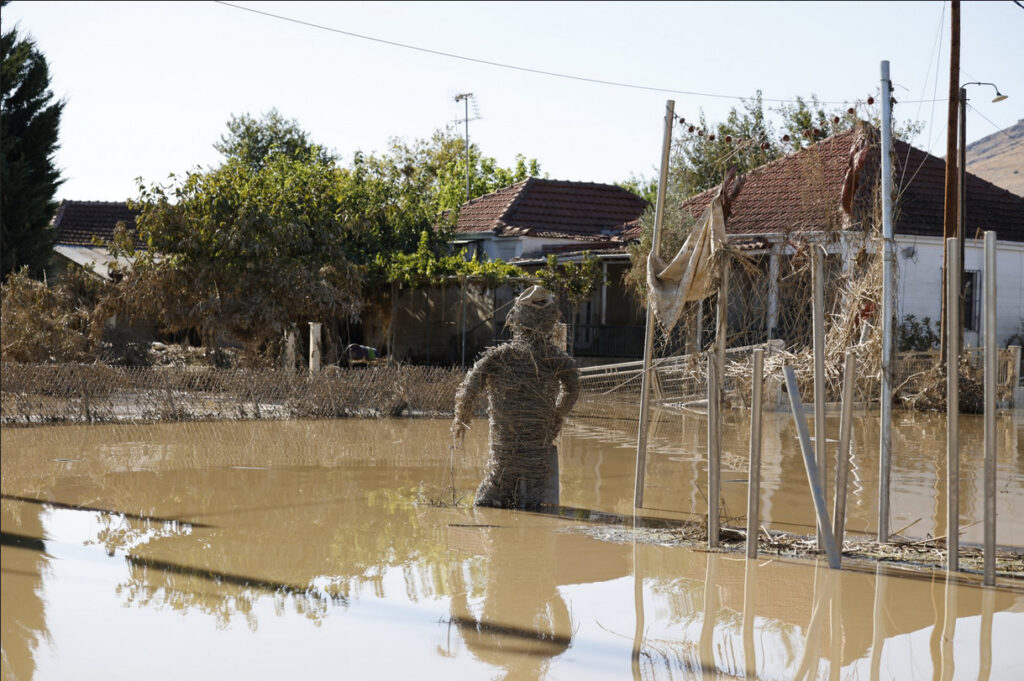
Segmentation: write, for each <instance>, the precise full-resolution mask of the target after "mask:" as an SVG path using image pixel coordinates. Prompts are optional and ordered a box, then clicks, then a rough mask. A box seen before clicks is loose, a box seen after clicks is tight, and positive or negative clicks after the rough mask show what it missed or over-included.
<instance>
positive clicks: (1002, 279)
mask: <svg viewBox="0 0 1024 681" xmlns="http://www.w3.org/2000/svg"><path fill="white" fill-rule="evenodd" d="M984 259H985V256H984V243H983V242H982V240H981V239H967V240H966V241H965V243H964V270H965V271H966V272H971V271H975V272H978V275H977V276H978V282H979V287H978V291H977V293H976V294H975V300H976V301H977V303H978V305H977V310H978V312H977V318H978V320H979V322H980V323H979V324H978V328H979V329H980V328H982V327H983V326H984V320H983V318H982V316H981V315H982V314H983V313H982V306H981V302H982V301H984V294H985V292H984V283H983V282H984ZM896 263H897V277H898V280H897V284H896V292H897V313H896V314H897V320H902V319H903V318H904V317H905V316H906V315H908V314H912V315H914V316H915V317H917V318H918V319H923V318H924V317H930V318H931V320H932V322H933V325H934V326H935V327H936V328H937V327H938V325H939V318H940V314H941V306H942V239H941V238H940V237H924V236H907V235H897V236H896ZM996 273H997V275H998V282H997V284H996V315H997V320H996V340H997V342H998V344H999V345H1000V346H1001V347H1002V346H1005V345H1006V343H1007V339H1009V338H1010V337H1011V336H1013V335H1014V334H1022V333H1024V328H1022V326H1024V244H1022V243H1018V242H1014V241H999V242H998V248H997V252H996ZM982 342H984V338H983V335H982V334H981V333H980V332H978V331H966V332H965V343H966V345H968V346H978V345H981V343H982Z"/></svg>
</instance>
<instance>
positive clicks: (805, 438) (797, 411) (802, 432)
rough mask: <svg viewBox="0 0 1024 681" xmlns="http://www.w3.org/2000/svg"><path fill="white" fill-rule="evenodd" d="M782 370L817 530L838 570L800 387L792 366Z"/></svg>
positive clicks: (831, 563)
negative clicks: (812, 503) (816, 521)
mask: <svg viewBox="0 0 1024 681" xmlns="http://www.w3.org/2000/svg"><path fill="white" fill-rule="evenodd" d="M782 372H783V374H784V375H785V377H786V390H787V392H788V393H789V406H790V409H792V411H793V421H794V422H795V423H796V430H797V434H798V435H799V437H800V452H801V453H802V454H803V457H804V468H805V469H806V471H807V484H808V485H809V486H810V488H811V497H812V498H813V500H814V512H815V514H816V515H817V518H818V532H819V533H820V534H821V536H822V539H823V540H824V544H825V554H826V555H827V556H828V566H829V567H830V568H832V569H833V570H838V569H840V568H841V567H842V556H841V555H840V553H839V551H838V550H837V549H836V541H835V537H834V536H833V535H832V525H831V524H830V523H829V521H828V509H827V508H826V507H825V490H824V489H822V487H821V476H820V475H819V474H818V465H817V464H816V463H815V462H814V450H813V448H812V447H811V436H810V434H809V433H808V432H807V422H806V420H805V419H804V405H803V401H802V400H801V399H800V387H799V386H798V385H797V383H796V374H795V373H794V372H793V367H790V366H784V367H783V368H782Z"/></svg>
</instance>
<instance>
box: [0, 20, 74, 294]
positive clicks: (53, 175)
mask: <svg viewBox="0 0 1024 681" xmlns="http://www.w3.org/2000/svg"><path fill="white" fill-rule="evenodd" d="M4 4H6V3H4ZM0 57H2V73H0V159H2V161H0V163H2V165H0V232H2V239H0V241H2V243H0V261H2V264H0V268H2V271H0V276H6V275H7V274H8V273H9V272H12V271H14V270H17V269H20V268H21V267H22V266H27V267H28V268H29V272H30V274H31V275H32V276H34V277H40V276H41V275H42V273H43V270H44V268H45V266H46V264H47V262H49V260H50V256H51V249H52V246H53V234H52V230H51V229H50V227H49V225H50V220H51V218H52V217H53V214H54V211H55V210H56V208H57V202H56V201H55V200H54V196H55V194H56V192H57V188H58V187H59V186H60V184H61V182H62V180H61V178H60V171H59V170H58V169H57V167H56V166H55V165H54V158H53V156H54V153H55V152H56V150H57V135H58V128H59V127H60V117H61V112H62V111H63V110H64V102H63V101H55V100H54V97H53V93H52V92H51V91H50V70H49V67H48V66H47V63H46V58H45V57H44V56H43V53H42V52H40V51H39V49H38V48H37V47H36V44H35V42H34V41H33V40H32V39H31V38H26V37H21V36H19V35H18V31H17V28H11V29H10V30H7V31H4V32H3V34H2V36H0Z"/></svg>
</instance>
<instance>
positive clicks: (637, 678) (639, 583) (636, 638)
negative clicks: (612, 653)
mask: <svg viewBox="0 0 1024 681" xmlns="http://www.w3.org/2000/svg"><path fill="white" fill-rule="evenodd" d="M633 611H634V618H635V621H636V627H635V628H634V629H633V654H632V661H631V666H632V669H633V681H641V679H642V678H643V677H642V676H641V675H640V649H641V648H642V647H643V644H644V580H643V577H642V576H641V575H640V571H639V570H638V569H637V550H636V510H634V511H633Z"/></svg>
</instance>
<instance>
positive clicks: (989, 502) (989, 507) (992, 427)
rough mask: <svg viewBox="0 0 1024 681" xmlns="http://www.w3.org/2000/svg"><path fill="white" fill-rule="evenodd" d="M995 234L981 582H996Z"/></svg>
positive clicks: (988, 238) (988, 255)
mask: <svg viewBox="0 0 1024 681" xmlns="http://www.w3.org/2000/svg"><path fill="white" fill-rule="evenodd" d="M998 353H999V348H998V346H997V345H996V233H995V232H993V231H988V232H985V528H984V534H985V557H984V573H985V576H984V583H985V585H986V586H995V583H996V384H997V382H998V380H999V376H998V374H997V369H998V365H997V360H998V356H999V354H998Z"/></svg>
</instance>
